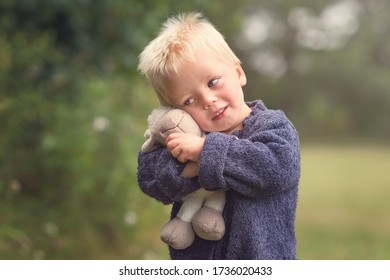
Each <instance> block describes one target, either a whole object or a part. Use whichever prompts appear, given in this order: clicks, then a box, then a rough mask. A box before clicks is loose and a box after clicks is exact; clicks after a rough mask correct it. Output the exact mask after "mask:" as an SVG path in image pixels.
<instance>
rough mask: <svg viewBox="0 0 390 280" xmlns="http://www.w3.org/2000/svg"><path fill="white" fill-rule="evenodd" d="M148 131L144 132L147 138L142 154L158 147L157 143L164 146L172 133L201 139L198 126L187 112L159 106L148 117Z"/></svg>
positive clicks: (200, 131) (201, 132) (201, 135)
mask: <svg viewBox="0 0 390 280" xmlns="http://www.w3.org/2000/svg"><path fill="white" fill-rule="evenodd" d="M148 123H149V129H148V130H147V131H146V132H145V137H146V138H148V139H147V140H146V142H145V143H144V144H143V145H142V151H143V152H151V151H153V150H154V149H156V148H157V147H158V145H157V143H160V144H163V145H165V139H166V138H167V137H168V135H169V134H171V133H174V132H181V133H183V132H184V133H191V134H194V135H197V136H200V137H203V135H204V133H203V131H202V130H201V129H200V127H199V125H198V124H197V123H196V122H195V121H194V119H193V118H192V117H191V115H189V114H188V113H187V112H185V111H184V110H181V109H174V108H170V107H166V106H160V107H158V108H157V109H155V110H153V112H152V113H151V114H150V115H149V117H148Z"/></svg>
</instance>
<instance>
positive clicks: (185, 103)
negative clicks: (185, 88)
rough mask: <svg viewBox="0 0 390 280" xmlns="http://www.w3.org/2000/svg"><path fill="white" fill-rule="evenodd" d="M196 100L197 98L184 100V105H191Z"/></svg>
mask: <svg viewBox="0 0 390 280" xmlns="http://www.w3.org/2000/svg"><path fill="white" fill-rule="evenodd" d="M194 101H195V98H188V99H187V100H186V101H184V105H185V106H188V105H191V104H192V103H194Z"/></svg>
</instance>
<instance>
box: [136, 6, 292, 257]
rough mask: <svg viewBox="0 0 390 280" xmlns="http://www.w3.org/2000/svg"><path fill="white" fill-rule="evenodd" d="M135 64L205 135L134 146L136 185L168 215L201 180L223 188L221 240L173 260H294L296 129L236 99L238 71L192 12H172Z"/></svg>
mask: <svg viewBox="0 0 390 280" xmlns="http://www.w3.org/2000/svg"><path fill="white" fill-rule="evenodd" d="M139 69H140V70H141V72H142V73H143V74H144V75H145V76H146V77H147V78H148V79H149V80H150V82H151V84H152V85H153V87H154V89H155V91H156V93H157V96H158V98H159V100H160V103H161V104H162V105H169V106H172V107H175V108H180V109H183V110H185V111H186V112H188V113H189V114H190V115H191V116H192V117H193V118H194V120H195V121H196V122H197V123H198V125H199V126H200V127H201V128H202V129H203V130H204V131H206V132H207V133H208V134H207V136H206V138H201V137H197V136H194V135H190V134H186V133H174V134H171V135H170V136H169V137H168V138H167V139H166V144H167V148H164V147H161V148H160V149H157V150H155V151H154V152H151V153H142V152H141V153H140V154H139V158H138V182H139V185H140V187H141V189H142V191H143V192H144V193H146V194H147V195H149V196H151V197H153V198H155V199H156V200H158V201H161V202H162V203H165V204H170V203H173V207H172V216H175V215H176V213H177V211H178V208H179V206H180V200H181V198H183V197H184V196H186V195H187V194H189V193H191V192H193V191H195V190H197V189H198V188H199V186H202V187H204V188H205V189H207V190H210V191H224V192H226V204H225V208H224V211H223V216H224V219H225V224H226V232H225V235H224V236H223V238H222V239H221V240H219V241H206V240H203V239H200V238H196V239H195V241H194V243H193V244H192V245H191V246H190V247H188V248H186V249H184V250H175V249H173V248H171V247H170V248H169V250H170V256H171V258H172V259H295V258H296V239H295V230H294V220H295V212H296V204H297V195H298V182H299V176H300V152H299V141H298V136H297V132H296V130H295V128H294V127H293V125H292V124H291V123H290V121H289V120H288V119H287V118H286V116H285V115H284V113H283V112H281V111H274V110H268V109H267V108H266V107H265V105H264V104H263V102H262V101H255V102H251V103H246V102H245V101H244V94H243V90H242V87H243V86H244V85H245V84H246V76H245V73H244V71H243V69H242V67H241V64H240V60H239V59H238V58H237V57H236V56H235V54H234V53H233V51H232V50H231V49H230V48H229V46H228V45H227V43H226V42H225V40H224V39H223V36H222V35H221V34H220V33H219V32H218V31H217V30H216V29H215V28H214V26H213V25H212V24H211V23H210V22H209V21H207V20H206V19H205V18H203V17H202V15H200V14H195V13H190V14H184V15H179V16H177V17H174V18H170V19H168V21H167V22H166V23H165V24H164V26H163V28H162V30H161V32H160V34H159V35H158V36H157V38H155V39H154V40H152V41H151V42H150V43H149V45H148V46H147V47H146V48H145V49H144V51H143V52H142V53H141V54H140V63H139ZM194 163H196V164H194ZM194 165H195V166H197V168H196V170H195V171H194V172H193V170H190V169H191V168H192V167H193V166H194ZM191 173H193V174H191ZM189 174H191V175H189ZM189 177H192V178H189Z"/></svg>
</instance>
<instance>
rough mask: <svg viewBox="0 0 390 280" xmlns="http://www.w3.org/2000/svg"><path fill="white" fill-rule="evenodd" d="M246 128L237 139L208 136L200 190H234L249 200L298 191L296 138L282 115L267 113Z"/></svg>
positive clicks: (203, 153) (202, 157) (215, 135)
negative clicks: (294, 188) (295, 189)
mask: <svg viewBox="0 0 390 280" xmlns="http://www.w3.org/2000/svg"><path fill="white" fill-rule="evenodd" d="M253 119H254V120H253ZM245 125H246V128H244V130H243V132H242V133H241V135H240V138H237V137H235V136H234V135H226V134H223V133H216V132H214V133H210V134H209V135H208V136H207V138H206V141H205V145H204V148H203V151H202V154H201V160H200V168H199V183H200V184H201V186H202V187H204V188H205V189H207V190H210V191H212V190H214V191H226V190H229V189H234V190H236V191H237V192H239V193H241V194H243V195H245V196H249V197H258V196H264V195H271V194H274V193H277V192H281V191H283V190H285V189H288V188H293V187H297V185H298V182H299V176H300V152H299V143H298V136H297V132H296V130H295V128H294V127H293V126H292V124H291V123H290V122H289V121H288V119H287V118H286V117H285V115H284V113H283V112H281V111H271V110H267V111H264V112H261V114H260V115H259V116H257V118H252V121H251V122H248V123H246V124H245Z"/></svg>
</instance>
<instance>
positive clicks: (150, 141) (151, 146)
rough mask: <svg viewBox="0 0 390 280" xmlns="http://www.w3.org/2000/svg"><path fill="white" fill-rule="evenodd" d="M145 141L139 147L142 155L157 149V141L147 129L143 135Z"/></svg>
mask: <svg viewBox="0 0 390 280" xmlns="http://www.w3.org/2000/svg"><path fill="white" fill-rule="evenodd" d="M144 136H145V138H146V141H145V143H144V144H143V145H142V147H141V151H142V152H144V153H149V152H152V151H154V150H155V149H157V147H158V144H157V141H158V140H157V139H155V138H154V137H153V135H152V133H151V131H150V129H147V130H146V131H145V134H144Z"/></svg>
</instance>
